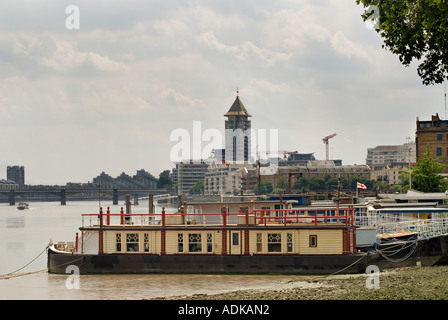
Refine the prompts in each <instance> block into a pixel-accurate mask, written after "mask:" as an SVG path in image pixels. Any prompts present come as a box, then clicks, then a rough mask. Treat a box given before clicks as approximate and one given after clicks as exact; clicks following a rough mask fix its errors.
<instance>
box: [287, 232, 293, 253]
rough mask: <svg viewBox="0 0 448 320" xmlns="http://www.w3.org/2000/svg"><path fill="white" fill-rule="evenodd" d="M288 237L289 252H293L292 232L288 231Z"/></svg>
mask: <svg viewBox="0 0 448 320" xmlns="http://www.w3.org/2000/svg"><path fill="white" fill-rule="evenodd" d="M286 238H287V250H288V252H292V233H288V234H287V235H286Z"/></svg>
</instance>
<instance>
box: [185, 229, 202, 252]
mask: <svg viewBox="0 0 448 320" xmlns="http://www.w3.org/2000/svg"><path fill="white" fill-rule="evenodd" d="M201 242H202V237H201V234H200V233H189V234H188V251H189V252H202V245H201Z"/></svg>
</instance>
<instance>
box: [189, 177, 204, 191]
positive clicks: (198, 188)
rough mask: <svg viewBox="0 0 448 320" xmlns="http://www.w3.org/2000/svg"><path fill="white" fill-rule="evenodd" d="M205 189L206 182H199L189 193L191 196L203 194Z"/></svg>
mask: <svg viewBox="0 0 448 320" xmlns="http://www.w3.org/2000/svg"><path fill="white" fill-rule="evenodd" d="M204 189H205V187H204V181H202V180H199V181H197V182H196V183H195V184H194V186H192V187H191V189H190V191H189V192H190V194H203V193H204Z"/></svg>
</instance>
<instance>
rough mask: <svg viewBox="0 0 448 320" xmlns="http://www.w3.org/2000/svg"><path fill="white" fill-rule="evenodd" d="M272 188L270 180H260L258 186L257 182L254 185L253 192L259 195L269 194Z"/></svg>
mask: <svg viewBox="0 0 448 320" xmlns="http://www.w3.org/2000/svg"><path fill="white" fill-rule="evenodd" d="M273 190H274V187H273V186H272V182H271V181H266V180H263V181H261V184H260V188H258V182H257V184H256V185H255V187H254V194H256V195H261V194H270V193H272V191H273Z"/></svg>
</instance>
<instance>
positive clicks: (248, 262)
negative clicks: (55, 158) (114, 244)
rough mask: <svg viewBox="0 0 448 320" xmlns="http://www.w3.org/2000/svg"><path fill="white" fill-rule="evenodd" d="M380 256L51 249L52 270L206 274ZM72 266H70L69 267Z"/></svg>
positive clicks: (360, 265) (300, 270)
mask: <svg viewBox="0 0 448 320" xmlns="http://www.w3.org/2000/svg"><path fill="white" fill-rule="evenodd" d="M376 258H377V255H375V254H366V253H360V254H352V255H253V256H250V255H249V256H246V255H192V254H176V255H153V254H102V255H92V254H70V253H61V252H58V251H54V250H52V248H50V249H48V272H49V273H56V274H66V273H71V271H67V272H66V270H67V267H68V266H70V265H74V266H76V267H78V268H79V273H80V274H120V273H121V274H126V273H127V274H129V273H138V274H145V273H204V274H217V273H218V274H219V273H223V274H237V273H239V274H267V273H269V274H275V273H278V274H332V273H336V272H340V273H360V272H364V271H365V269H366V267H367V266H368V265H369V264H371V263H373V262H374V260H375V259H376ZM69 270H70V269H69Z"/></svg>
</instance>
